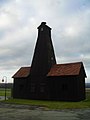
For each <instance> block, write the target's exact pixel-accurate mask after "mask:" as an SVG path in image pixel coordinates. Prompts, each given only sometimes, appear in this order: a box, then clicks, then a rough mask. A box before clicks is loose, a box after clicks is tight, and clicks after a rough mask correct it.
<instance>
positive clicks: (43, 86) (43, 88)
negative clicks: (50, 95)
mask: <svg viewBox="0 0 90 120" xmlns="http://www.w3.org/2000/svg"><path fill="white" fill-rule="evenodd" d="M40 92H41V93H43V92H45V84H44V83H42V84H40Z"/></svg>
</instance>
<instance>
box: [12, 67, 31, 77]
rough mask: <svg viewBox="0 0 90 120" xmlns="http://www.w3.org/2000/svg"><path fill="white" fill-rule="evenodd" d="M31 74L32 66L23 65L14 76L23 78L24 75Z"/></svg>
mask: <svg viewBox="0 0 90 120" xmlns="http://www.w3.org/2000/svg"><path fill="white" fill-rule="evenodd" d="M29 74H30V67H21V68H20V69H19V70H18V71H17V72H16V73H15V74H14V75H13V77H12V78H22V77H28V75H29Z"/></svg>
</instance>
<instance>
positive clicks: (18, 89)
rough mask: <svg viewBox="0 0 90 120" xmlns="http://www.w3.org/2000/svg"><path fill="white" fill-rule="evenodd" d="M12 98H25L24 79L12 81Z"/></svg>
mask: <svg viewBox="0 0 90 120" xmlns="http://www.w3.org/2000/svg"><path fill="white" fill-rule="evenodd" d="M13 98H26V78H25V79H24V78H16V79H14V85H13Z"/></svg>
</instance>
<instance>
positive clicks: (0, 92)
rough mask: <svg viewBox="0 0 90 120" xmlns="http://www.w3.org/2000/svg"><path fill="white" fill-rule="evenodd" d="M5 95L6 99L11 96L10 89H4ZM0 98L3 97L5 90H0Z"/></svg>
mask: <svg viewBox="0 0 90 120" xmlns="http://www.w3.org/2000/svg"><path fill="white" fill-rule="evenodd" d="M6 95H7V97H10V96H11V89H8V88H7V89H6ZM0 96H5V88H0Z"/></svg>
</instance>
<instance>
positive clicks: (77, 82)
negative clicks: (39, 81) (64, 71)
mask: <svg viewBox="0 0 90 120" xmlns="http://www.w3.org/2000/svg"><path fill="white" fill-rule="evenodd" d="M48 79H49V85H50V87H49V91H50V93H49V95H50V99H51V100H61V101H80V100H82V99H84V98H85V97H84V94H83V93H85V92H84V85H83V84H84V80H83V82H82V78H81V79H79V77H77V76H66V77H49V78H48ZM81 87H82V89H81ZM80 94H81V95H80Z"/></svg>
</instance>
